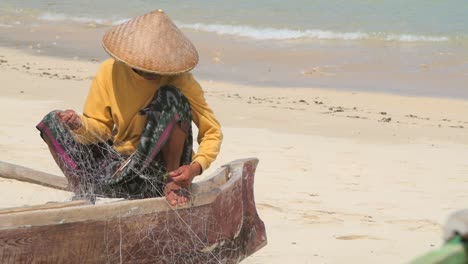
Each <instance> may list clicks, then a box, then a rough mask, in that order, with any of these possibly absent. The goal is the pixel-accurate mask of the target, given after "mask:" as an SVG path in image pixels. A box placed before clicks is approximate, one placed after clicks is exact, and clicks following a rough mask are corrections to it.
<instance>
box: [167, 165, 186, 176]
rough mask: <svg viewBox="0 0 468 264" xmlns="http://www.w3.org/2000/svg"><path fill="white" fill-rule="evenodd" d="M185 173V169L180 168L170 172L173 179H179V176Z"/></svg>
mask: <svg viewBox="0 0 468 264" xmlns="http://www.w3.org/2000/svg"><path fill="white" fill-rule="evenodd" d="M183 171H184V168H183V167H179V168H177V169H175V170H173V171H171V172H169V176H171V177H172V178H174V177H177V176H178V175H180V174H181V173H183Z"/></svg>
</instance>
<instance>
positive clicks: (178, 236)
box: [58, 133, 243, 263]
mask: <svg viewBox="0 0 468 264" xmlns="http://www.w3.org/2000/svg"><path fill="white" fill-rule="evenodd" d="M95 136H96V137H97V136H98V135H95ZM60 137H62V138H58V140H60V141H61V142H63V143H64V144H67V145H68V146H69V149H68V150H67V154H68V156H72V157H75V159H76V160H75V162H76V163H77V166H76V167H75V168H65V169H66V170H68V171H67V173H69V175H71V176H69V181H70V178H72V179H73V180H72V181H73V182H70V183H71V185H72V187H73V188H74V192H75V193H76V199H83V198H85V199H90V200H91V201H92V202H95V201H96V198H98V199H99V198H109V197H110V198H124V199H141V198H148V197H163V196H164V194H163V188H164V184H165V183H166V180H167V179H165V177H154V175H167V172H166V170H165V168H164V166H161V164H162V163H161V162H160V160H157V161H156V162H154V163H153V164H151V166H148V167H147V168H145V169H144V170H138V168H135V167H128V168H129V169H131V170H133V175H134V177H132V178H126V179H124V180H122V181H119V182H118V183H117V184H109V181H108V179H112V178H113V177H114V176H115V172H116V171H117V170H118V168H121V167H122V166H125V165H126V164H128V160H129V157H128V156H123V155H121V154H119V153H118V152H117V151H115V150H114V149H113V147H112V145H111V144H108V143H106V142H105V141H101V143H99V144H97V145H83V144H79V143H77V142H76V140H75V139H74V138H73V137H72V136H71V135H70V134H69V133H60ZM76 157H78V158H76ZM131 158H132V159H135V160H137V161H138V160H139V159H140V161H141V158H140V157H138V156H137V155H133V156H132V157H131ZM61 162H62V164H65V163H66V162H65V161H64V160H61ZM164 201H165V202H167V201H166V200H165V199H164ZM225 217H230V216H229V215H226V216H225ZM99 228H100V229H101V230H100V232H103V234H104V237H103V238H102V239H103V240H104V241H103V242H104V245H105V249H104V252H102V256H103V259H102V261H105V262H106V263H237V262H239V261H240V260H241V259H242V258H243V256H242V255H241V254H240V253H239V252H241V251H242V250H241V248H239V243H238V241H237V242H236V241H234V240H233V239H232V238H228V237H226V234H225V233H223V232H222V231H220V230H221V229H220V227H219V223H217V220H216V218H215V217H214V216H213V215H210V209H209V207H207V206H205V207H204V206H201V207H188V208H185V209H183V210H176V209H174V208H173V207H171V210H169V211H167V212H164V213H161V214H141V215H131V216H125V213H122V215H121V216H120V217H119V218H118V219H109V220H108V221H106V222H105V223H102V224H101V225H100V226H99ZM101 242H102V241H101ZM96 243H99V241H96Z"/></svg>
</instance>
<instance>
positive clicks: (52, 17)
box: [0, 13, 451, 42]
mask: <svg viewBox="0 0 468 264" xmlns="http://www.w3.org/2000/svg"><path fill="white" fill-rule="evenodd" d="M38 19H40V20H45V21H50V22H61V21H71V22H76V23H85V24H89V23H94V24H99V25H107V26H110V25H118V24H121V23H125V22H127V21H128V20H129V19H128V18H124V19H122V18H120V19H113V20H112V19H104V18H93V17H79V16H71V15H66V14H61V13H42V14H41V15H40V16H39V17H38ZM176 24H177V25H178V26H179V27H180V28H182V29H190V30H197V31H203V32H210V33H215V34H219V35H232V36H239V37H247V38H252V39H256V40H295V39H316V40H347V41H359V40H383V41H397V42H444V41H450V39H451V38H450V37H446V36H426V35H413V34H393V33H382V32H378V33H374V32H360V31H356V32H337V31H331V30H320V29H309V30H294V29H288V28H282V29H281V28H273V27H263V28H262V27H253V26H248V25H226V24H203V23H194V24H186V23H181V22H176ZM0 27H1V25H0Z"/></svg>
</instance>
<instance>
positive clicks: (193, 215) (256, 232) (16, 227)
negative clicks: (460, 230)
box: [0, 159, 267, 263]
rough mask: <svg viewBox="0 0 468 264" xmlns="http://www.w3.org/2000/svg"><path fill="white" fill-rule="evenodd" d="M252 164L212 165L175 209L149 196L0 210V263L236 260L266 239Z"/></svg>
mask: <svg viewBox="0 0 468 264" xmlns="http://www.w3.org/2000/svg"><path fill="white" fill-rule="evenodd" d="M257 163H258V160H257V159H244V160H237V161H234V162H231V163H229V164H227V165H225V166H223V167H221V168H219V169H218V170H217V171H216V172H214V173H213V174H212V175H211V176H210V177H208V178H207V179H206V180H204V181H201V182H198V183H194V184H193V185H192V198H191V204H190V205H187V206H183V207H178V208H174V207H171V206H169V205H168V203H167V202H166V200H165V199H164V198H151V199H142V200H124V201H118V202H113V203H107V204H99V205H98V204H96V205H93V204H89V203H87V202H86V201H71V202H66V203H55V204H46V205H41V206H31V207H21V208H13V209H4V210H1V211H0V263H237V262H239V261H241V260H242V259H244V258H246V257H247V256H249V255H251V254H252V253H254V252H255V251H257V250H259V249H260V248H262V247H263V246H265V245H266V243H267V238H266V233H265V226H264V224H263V222H262V221H261V219H260V218H259V216H258V214H257V211H256V208H255V200H254V194H253V184H254V175H255V169H256V166H257ZM0 176H1V177H9V178H15V179H19V180H23V181H28V182H34V183H37V184H42V185H45V186H49V187H53V188H58V189H64V188H66V182H64V178H63V177H58V176H52V175H48V174H45V173H41V172H37V171H33V170H31V169H27V168H24V167H19V166H16V165H11V164H6V163H0Z"/></svg>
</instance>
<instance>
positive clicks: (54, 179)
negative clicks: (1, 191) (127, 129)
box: [0, 161, 68, 190]
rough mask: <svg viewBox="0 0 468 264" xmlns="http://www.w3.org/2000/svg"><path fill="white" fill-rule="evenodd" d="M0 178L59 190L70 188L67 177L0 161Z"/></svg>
mask: <svg viewBox="0 0 468 264" xmlns="http://www.w3.org/2000/svg"><path fill="white" fill-rule="evenodd" d="M0 177H2V178H7V179H14V180H18V181H24V182H29V183H34V184H39V185H42V186H45V187H50V188H54V189H59V190H66V189H67V186H68V182H67V179H66V178H65V177H60V176H56V175H52V174H49V173H45V172H42V171H37V170H33V169H30V168H26V167H23V166H19V165H15V164H11V163H7V162H3V161H0Z"/></svg>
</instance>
